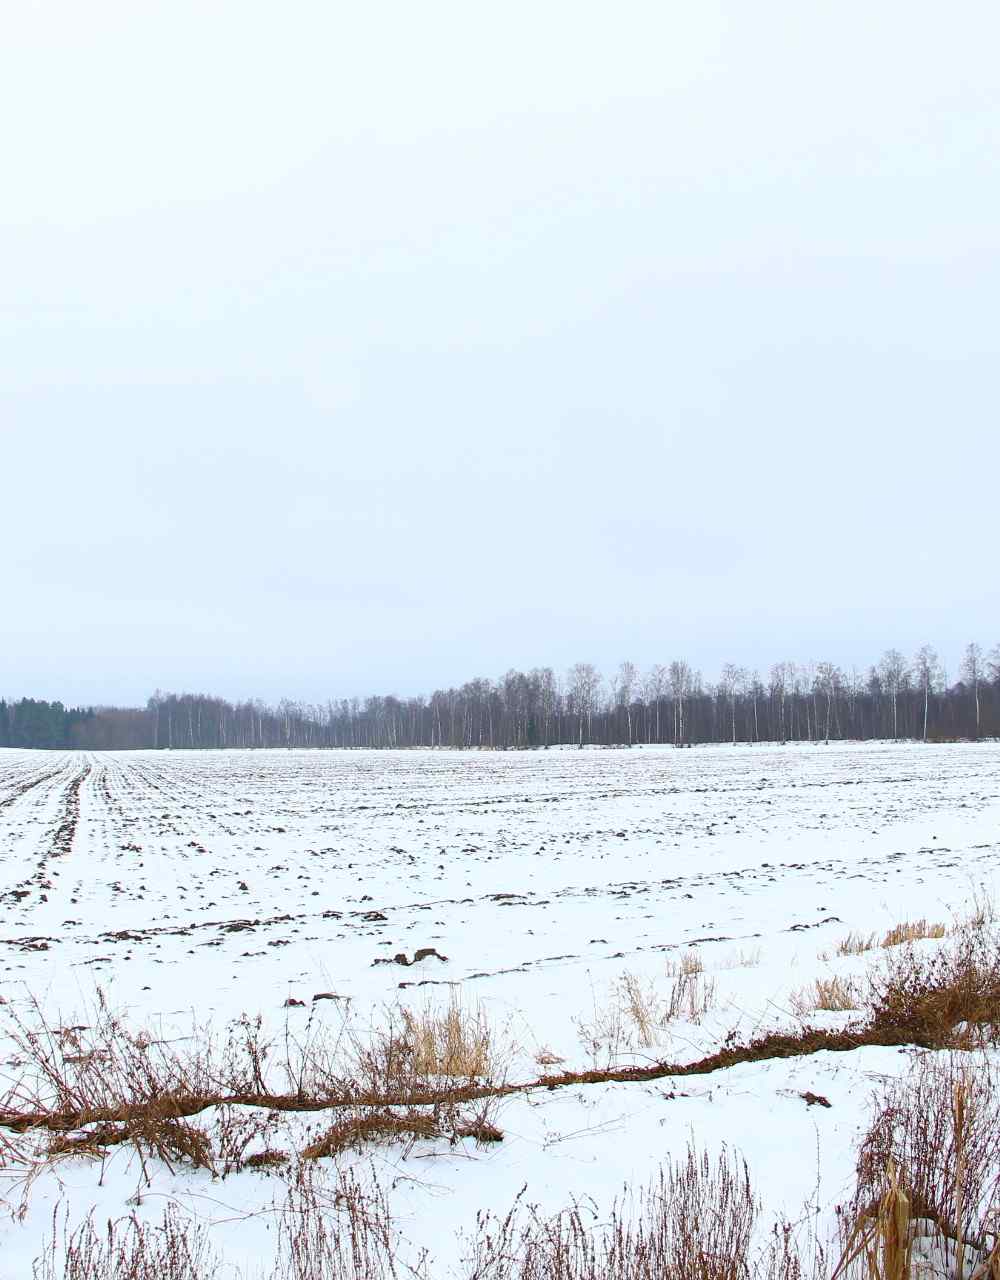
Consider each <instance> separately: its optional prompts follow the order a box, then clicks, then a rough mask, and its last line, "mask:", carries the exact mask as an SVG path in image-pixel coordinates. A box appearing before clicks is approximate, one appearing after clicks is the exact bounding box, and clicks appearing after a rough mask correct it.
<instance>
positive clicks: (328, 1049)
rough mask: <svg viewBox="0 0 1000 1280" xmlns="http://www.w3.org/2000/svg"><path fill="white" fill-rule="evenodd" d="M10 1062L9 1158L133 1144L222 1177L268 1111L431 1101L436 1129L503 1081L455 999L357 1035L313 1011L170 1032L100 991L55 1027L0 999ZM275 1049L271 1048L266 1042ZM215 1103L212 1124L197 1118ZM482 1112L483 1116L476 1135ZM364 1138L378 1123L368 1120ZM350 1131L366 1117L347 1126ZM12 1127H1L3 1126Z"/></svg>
mask: <svg viewBox="0 0 1000 1280" xmlns="http://www.w3.org/2000/svg"><path fill="white" fill-rule="evenodd" d="M0 1016H2V1017H3V1018H4V1020H5V1021H6V1024H7V1025H6V1030H7V1032H8V1037H9V1040H10V1041H12V1042H13V1045H14V1047H15V1050H16V1055H17V1056H16V1059H15V1063H14V1065H15V1068H16V1071H15V1073H14V1074H13V1075H12V1076H10V1077H9V1078H8V1082H7V1085H6V1089H5V1091H4V1093H3V1094H2V1095H0V1127H2V1128H3V1129H5V1130H6V1134H5V1136H4V1139H3V1143H2V1146H3V1149H4V1151H5V1152H6V1157H5V1158H7V1159H8V1162H9V1163H21V1164H22V1165H24V1166H25V1167H30V1166H31V1165H32V1164H33V1163H34V1162H35V1161H37V1159H38V1157H39V1154H40V1150H39V1135H41V1134H45V1133H47V1134H48V1135H49V1136H48V1141H47V1145H46V1146H44V1147H43V1148H42V1149H41V1154H43V1155H44V1156H46V1157H47V1158H49V1159H56V1158H59V1159H64V1158H67V1157H72V1156H82V1157H89V1158H92V1159H98V1158H102V1157H103V1156H104V1155H105V1154H106V1153H107V1151H108V1150H109V1149H110V1148H111V1147H114V1146H119V1145H122V1144H130V1145H131V1146H132V1147H133V1148H134V1149H135V1151H136V1152H137V1153H138V1155H139V1159H140V1163H141V1166H142V1168H143V1169H144V1170H145V1169H146V1161H147V1160H148V1159H150V1158H155V1159H157V1160H159V1161H161V1162H162V1163H163V1164H165V1165H166V1166H167V1167H168V1168H170V1169H171V1170H174V1169H175V1168H176V1167H177V1166H178V1165H188V1166H191V1167H195V1168H199V1169H207V1170H209V1171H210V1172H211V1173H212V1174H213V1175H216V1176H220V1177H224V1176H226V1175H227V1174H230V1173H233V1172H238V1171H239V1170H241V1169H243V1168H247V1167H249V1168H254V1167H266V1166H265V1165H264V1163H263V1162H262V1161H261V1160H260V1159H254V1160H251V1157H253V1156H255V1155H256V1156H259V1154H260V1149H261V1147H262V1146H263V1147H264V1148H265V1149H267V1148H269V1147H270V1145H271V1144H270V1143H269V1142H268V1138H269V1137H270V1135H271V1130H272V1127H273V1123H274V1121H275V1116H276V1113H278V1112H281V1111H284V1110H312V1109H321V1108H331V1107H333V1108H340V1109H342V1110H344V1111H345V1113H351V1114H353V1115H355V1116H357V1114H358V1113H359V1108H360V1109H362V1112H364V1111H365V1109H367V1110H368V1111H371V1110H372V1109H374V1110H376V1111H377V1110H378V1109H379V1108H382V1109H385V1108H391V1107H422V1106H429V1107H433V1108H436V1110H435V1113H434V1114H435V1116H436V1117H437V1125H436V1130H435V1132H436V1133H437V1134H438V1135H439V1136H443V1137H445V1138H449V1139H451V1138H452V1136H453V1135H454V1134H455V1133H456V1132H457V1130H458V1129H460V1128H461V1127H462V1126H463V1125H465V1126H466V1127H470V1126H471V1127H473V1128H474V1127H475V1125H476V1123H477V1121H476V1120H475V1119H464V1118H462V1115H461V1113H460V1111H459V1108H460V1106H461V1105H464V1104H465V1103H466V1102H469V1101H472V1100H474V1099H476V1098H478V1097H480V1096H482V1097H484V1098H492V1097H493V1096H494V1094H495V1093H498V1092H502V1091H503V1078H502V1069H503V1064H502V1063H501V1062H500V1060H499V1058H498V1055H497V1052H496V1049H495V1041H494V1037H493V1032H492V1029H491V1027H490V1025H489V1023H488V1021H487V1019H486V1017H485V1015H484V1014H483V1012H482V1010H481V1009H480V1008H479V1007H475V1008H466V1007H464V1006H462V1005H461V1004H460V1003H459V1002H458V1001H457V1000H455V999H453V1000H452V1001H451V1003H450V1004H449V1005H448V1006H447V1007H446V1008H445V1009H444V1010H443V1011H440V1012H436V1011H435V1010H434V1009H433V1008H432V1007H430V1006H427V1007H425V1008H424V1009H423V1010H421V1011H418V1012H413V1011H411V1010H408V1009H400V1008H398V1007H396V1008H392V1009H388V1010H386V1011H384V1015H383V1016H382V1017H381V1019H380V1021H379V1022H378V1023H377V1024H376V1025H375V1026H374V1027H373V1028H371V1029H370V1030H369V1031H368V1032H366V1033H361V1032H359V1031H357V1030H356V1029H355V1028H352V1027H348V1026H347V1025H346V1023H344V1022H341V1023H340V1025H337V1026H334V1027H333V1029H332V1030H330V1029H328V1028H327V1027H326V1026H325V1025H324V1024H323V1023H322V1022H321V1021H320V1020H319V1018H318V1016H317V1015H316V1013H315V1011H311V1013H310V1017H309V1019H308V1020H307V1022H306V1024H305V1026H304V1027H303V1028H302V1029H301V1030H299V1031H297V1032H295V1033H292V1032H291V1031H290V1030H289V1028H288V1027H287V1026H286V1030H285V1035H284V1039H283V1042H281V1041H279V1042H278V1045H277V1046H276V1044H275V1042H274V1041H273V1040H268V1039H266V1038H265V1036H264V1033H263V1030H262V1024H261V1021H260V1020H259V1019H257V1020H250V1019H247V1018H242V1019H240V1020H239V1021H238V1022H237V1023H235V1024H234V1025H233V1026H232V1027H231V1028H230V1030H229V1033H228V1035H227V1036H226V1038H225V1039H224V1040H222V1041H221V1042H220V1041H218V1040H216V1039H215V1038H214V1037H213V1036H212V1035H211V1034H210V1032H209V1031H208V1029H207V1028H195V1029H194V1031H193V1034H192V1036H191V1037H190V1038H189V1039H184V1040H182V1041H181V1042H180V1043H179V1044H178V1043H168V1042H167V1041H165V1040H163V1039H162V1038H159V1037H156V1036H154V1035H153V1034H151V1033H150V1032H149V1031H148V1030H146V1029H142V1028H139V1029H136V1028H135V1027H132V1026H130V1025H129V1024H128V1023H126V1022H125V1020H124V1019H122V1018H121V1017H120V1016H119V1015H117V1014H116V1013H114V1012H113V1011H112V1010H111V1009H110V1008H109V1007H108V1006H107V1004H106V1002H105V1000H104V998H103V996H102V995H100V994H99V995H98V999H97V1002H96V1005H95V1007H94V1008H93V1009H91V1010H88V1013H87V1014H86V1015H85V1016H84V1018H82V1019H76V1020H74V1022H73V1024H72V1026H70V1027H66V1026H62V1025H59V1024H55V1023H53V1022H52V1021H50V1020H48V1019H47V1018H46V1016H45V1014H44V1012H43V1010H42V1009H41V1008H40V1006H39V1005H38V1004H37V1002H33V1001H30V1002H28V1004H27V1006H26V1007H23V1008H19V1007H18V1006H16V1005H11V1004H7V1005H3V1006H2V1007H0ZM276 1047H280V1049H281V1050H282V1051H281V1052H276ZM210 1108H211V1109H214V1111H213V1113H212V1116H211V1123H210V1124H209V1125H202V1124H201V1123H200V1122H196V1121H195V1120H194V1117H197V1116H200V1115H201V1114H202V1113H204V1112H207V1111H208V1110H209V1109H210ZM485 1125H486V1121H485V1119H483V1120H482V1122H481V1124H480V1131H481V1133H485V1132H486V1129H485ZM367 1131H370V1132H371V1133H372V1134H373V1136H374V1135H375V1133H376V1127H373V1126H368V1127H367ZM353 1132H354V1133H355V1134H356V1135H361V1134H364V1133H365V1132H366V1126H364V1125H360V1126H359V1125H357V1124H355V1125H354V1129H353ZM7 1135H9V1136H7Z"/></svg>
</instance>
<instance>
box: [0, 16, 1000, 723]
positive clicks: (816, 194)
mask: <svg viewBox="0 0 1000 1280" xmlns="http://www.w3.org/2000/svg"><path fill="white" fill-rule="evenodd" d="M998 47H1000V9H998V8H997V6H996V5H995V4H994V3H967V4H966V3H959V4H956V5H951V6H943V5H941V4H940V3H938V2H935V3H925V2H922V0H916V2H915V0H906V2H905V3H904V2H903V0H879V3H878V4H874V5H873V4H871V3H870V2H866V3H860V2H857V3H855V2H852V0H847V2H845V0H836V3H834V2H832V0H830V2H822V3H820V2H806V3H803V0H758V2H757V3H754V4H748V3H746V2H745V0H724V2H713V0H689V2H688V3H683V4H682V3H677V2H674V0H655V2H654V0H650V2H649V3H642V2H639V0H619V2H618V3H616V4H609V3H606V2H604V3H600V4H598V3H591V2H590V0H572V3H570V2H569V0H567V2H565V3H563V2H562V0H542V2H541V3H540V2H539V0H532V2H531V3H527V2H523V3H522V0H506V3H504V4H502V5H501V4H492V5H486V4H480V3H475V2H474V0H455V2H454V3H450V2H449V3H440V2H437V0H424V3H421V4H414V3H412V0H405V2H403V3H398V4H390V3H382V2H380V0H366V2H365V3H350V4H348V3H342V2H341V0H322V2H317V3H312V2H311V0H294V2H293V3H289V4H276V3H273V0H271V2H269V3H256V2H255V0H238V3H236V2H234V3H228V2H221V0H169V3H167V2H163V3H142V2H141V0H122V2H121V3H112V2H109V0H88V2H87V3H86V4H81V3H79V0H69V2H66V0H47V2H46V3H44V4H42V3H36V4H31V3H27V2H25V3H20V4H16V5H13V6H10V8H9V9H8V11H7V13H6V15H5V21H4V37H3V44H2V50H0V120H2V124H0V131H2V137H3V147H2V163H3V170H2V182H3V197H2V200H0V397H2V400H0V404H2V433H3V435H2V443H3V447H2V459H0V462H2V490H0V493H2V497H0V532H2V544H0V545H2V548H3V556H2V564H3V574H2V584H3V589H2V597H0V608H2V611H3V636H2V649H0V693H6V694H8V695H20V694H37V695H39V696H50V697H61V698H63V699H64V700H66V701H96V702H132V701H144V700H145V698H146V696H147V695H148V694H149V693H150V692H151V691H152V690H153V689H154V688H155V687H157V686H159V687H161V688H163V689H174V690H178V691H180V690H184V689H187V690H205V691H212V692H219V693H222V694H226V695H231V696H236V695H251V694H252V695H259V696H263V697H265V698H269V699H270V698H277V697H280V696H281V695H285V694H287V695H289V696H291V697H296V698H304V699H308V700H320V699H325V698H326V697H327V696H330V695H335V696H340V695H352V694H364V693H366V692H372V691H380V692H388V691H396V692H398V693H401V694H409V693H417V692H423V691H429V690H430V689H432V688H434V687H436V686H438V685H441V684H451V683H460V682H462V681H464V680H466V679H468V678H470V677H472V676H475V675H479V674H484V675H490V676H495V675H499V674H501V673H502V672H503V671H504V670H505V669H506V668H507V667H509V666H520V667H529V666H534V665H552V666H554V667H555V668H557V669H558V670H562V669H563V668H565V667H566V666H567V665H568V664H570V663H571V662H574V661H577V660H589V661H593V662H595V663H597V664H598V665H600V666H601V667H602V668H604V669H608V670H610V669H611V668H612V667H614V666H615V665H617V663H618V662H619V661H620V660H621V659H622V658H624V657H629V658H632V659H634V660H635V661H637V662H638V663H640V665H643V666H645V665H647V664H650V663H653V662H657V661H669V660H670V659H671V658H673V657H686V658H687V659H688V660H689V661H690V662H691V663H692V665H694V666H697V667H700V668H702V669H703V670H704V672H705V674H706V676H709V677H711V676H714V675H715V674H716V673H717V670H718V667H719V666H720V665H721V664H722V663H723V662H725V661H727V660H731V661H735V662H738V663H743V664H746V665H749V666H754V665H760V666H761V667H762V669H763V668H766V667H767V666H768V665H769V664H770V663H771V662H773V661H775V660H778V659H781V658H792V659H796V660H806V659H831V660H833V661H836V662H840V663H842V664H844V665H845V666H847V667H850V665H851V664H853V663H857V664H859V665H862V664H865V663H867V662H869V661H871V660H874V659H877V658H878V656H879V655H880V654H881V652H882V650H884V649H885V648H886V647H887V646H889V645H894V646H897V647H899V648H900V649H903V650H904V651H906V652H908V653H909V652H912V651H913V650H914V649H915V648H916V647H917V646H918V645H919V644H921V643H922V642H924V641H925V640H928V641H931V642H932V643H934V644H935V645H936V646H937V647H938V648H939V649H940V650H941V652H942V654H943V656H944V657H945V658H946V659H947V661H948V664H949V671H950V673H951V674H952V675H954V674H956V668H957V659H958V655H959V653H960V650H961V649H962V647H963V646H964V644H965V643H966V642H967V641H968V640H970V639H976V640H978V641H980V642H981V643H983V644H984V645H985V646H991V645H993V644H995V643H996V642H997V641H1000V613H998V608H997V605H998V591H997V569H996V566H997V547H998V541H1000V540H998V537H997V516H998V506H1000V502H998V474H1000V472H998V463H1000V444H998V430H997V426H998V424H997V382H998V377H1000V363H998V356H1000V350H998V348H1000V325H998V309H1000V253H998V250H1000V166H998V156H1000V136H998V135H1000V71H998V65H997V49H998Z"/></svg>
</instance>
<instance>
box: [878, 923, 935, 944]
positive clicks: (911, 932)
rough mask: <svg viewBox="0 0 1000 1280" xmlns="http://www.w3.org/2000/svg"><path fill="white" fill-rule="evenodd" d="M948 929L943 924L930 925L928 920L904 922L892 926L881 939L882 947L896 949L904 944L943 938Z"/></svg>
mask: <svg viewBox="0 0 1000 1280" xmlns="http://www.w3.org/2000/svg"><path fill="white" fill-rule="evenodd" d="M947 932H948V929H947V927H946V926H945V925H943V924H932V923H931V922H930V921H929V920H904V921H903V922H902V923H901V924H897V925H894V926H893V927H892V928H891V929H890V930H889V932H888V933H887V934H886V935H885V936H884V937H883V939H882V941H881V943H880V944H879V945H880V946H882V947H898V946H901V945H902V943H904V942H923V941H924V940H925V939H927V938H943V937H945V935H946V934H947Z"/></svg>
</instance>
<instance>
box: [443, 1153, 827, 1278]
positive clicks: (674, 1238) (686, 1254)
mask: <svg viewBox="0 0 1000 1280" xmlns="http://www.w3.org/2000/svg"><path fill="white" fill-rule="evenodd" d="M759 1219H760V1203H759V1200H758V1198H757V1196H756V1195H755V1193H754V1190H753V1187H752V1185H751V1182H750V1175H749V1172H748V1170H747V1166H746V1164H745V1163H744V1162H743V1161H742V1160H741V1159H739V1158H738V1157H737V1156H735V1155H732V1154H730V1153H728V1152H723V1153H722V1154H721V1155H720V1156H719V1157H718V1158H717V1159H716V1160H715V1161H711V1160H710V1159H709V1157H708V1156H707V1155H706V1154H704V1153H699V1152H698V1151H697V1150H696V1149H695V1148H694V1147H690V1148H689V1149H688V1152H687V1155H686V1156H685V1157H683V1158H681V1159H680V1160H677V1161H675V1162H673V1163H671V1164H669V1165H666V1166H665V1167H663V1168H661V1170H660V1172H659V1175H658V1176H657V1177H656V1178H654V1179H653V1181H652V1182H651V1183H650V1184H649V1185H648V1186H647V1187H645V1188H643V1189H641V1190H640V1191H638V1192H637V1193H634V1194H633V1193H630V1192H626V1194H625V1195H624V1196H623V1197H622V1198H621V1199H620V1200H618V1201H616V1202H615V1203H614V1204H613V1205H612V1206H611V1209H610V1211H607V1210H605V1209H604V1208H602V1207H600V1206H598V1205H596V1204H594V1203H593V1202H592V1201H584V1202H582V1203H576V1204H574V1205H573V1206H572V1207H571V1208H569V1209H567V1210H565V1211H564V1212H563V1213H560V1214H556V1215H555V1216H552V1217H543V1216H541V1215H540V1214H539V1212H538V1210H537V1209H535V1208H533V1207H532V1206H530V1205H526V1204H524V1203H523V1193H522V1196H521V1197H518V1200H517V1201H516V1202H515V1204H514V1206H513V1207H512V1208H511V1210H510V1211H509V1212H508V1214H507V1215H506V1217H504V1218H499V1217H497V1216H495V1215H493V1214H490V1213H481V1214H480V1215H479V1217H478V1219H477V1228H478V1229H477V1233H476V1237H475V1239H474V1241H473V1245H472V1250H471V1252H470V1254H469V1255H468V1256H467V1257H466V1259H465V1266H466V1270H465V1278H466V1280H803V1277H804V1276H805V1275H806V1273H807V1272H808V1271H810V1270H811V1266H812V1264H810V1265H808V1266H807V1265H806V1262H805V1260H804V1259H803V1257H802V1256H801V1254H800V1251H799V1249H798V1247H797V1244H796V1241H795V1238H794V1236H793V1235H792V1233H791V1232H790V1231H788V1230H784V1231H783V1230H780V1229H779V1230H778V1231H777V1232H776V1233H775V1234H774V1235H773V1236H772V1238H771V1239H770V1240H769V1241H768V1240H765V1242H764V1243H763V1245H761V1246H757V1245H756V1244H755V1228H756V1227H757V1224H758V1222H759ZM819 1262H820V1263H821V1262H822V1258H821V1256H819ZM817 1274H818V1270H817Z"/></svg>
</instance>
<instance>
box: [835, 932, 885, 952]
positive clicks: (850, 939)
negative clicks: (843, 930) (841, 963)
mask: <svg viewBox="0 0 1000 1280" xmlns="http://www.w3.org/2000/svg"><path fill="white" fill-rule="evenodd" d="M874 947H875V934H874V933H849V934H848V935H847V937H846V938H841V940H840V941H839V942H838V943H837V945H836V947H835V948H834V950H835V952H836V954H837V955H838V956H860V955H864V953H865V952H866V951H871V950H872V949H873V948H874Z"/></svg>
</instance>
